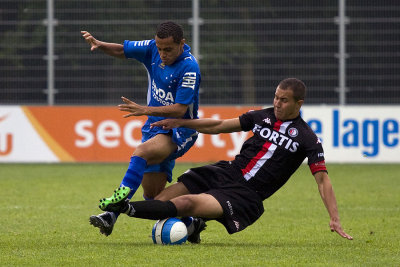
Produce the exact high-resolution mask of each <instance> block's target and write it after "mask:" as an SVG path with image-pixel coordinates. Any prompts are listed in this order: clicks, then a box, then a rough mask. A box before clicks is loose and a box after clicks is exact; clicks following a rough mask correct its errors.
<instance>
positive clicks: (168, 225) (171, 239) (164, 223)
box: [151, 218, 188, 245]
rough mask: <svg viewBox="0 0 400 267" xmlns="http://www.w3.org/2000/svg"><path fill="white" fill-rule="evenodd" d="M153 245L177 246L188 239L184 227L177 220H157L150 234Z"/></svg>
mask: <svg viewBox="0 0 400 267" xmlns="http://www.w3.org/2000/svg"><path fill="white" fill-rule="evenodd" d="M151 236H152V238H153V243H154V244H162V245H178V244H183V243H185V242H186V240H187V238H188V233H187V228H186V225H185V224H184V223H183V222H182V221H181V220H179V219H177V218H168V219H164V220H158V221H157V222H156V223H155V224H154V226H153V230H152V232H151Z"/></svg>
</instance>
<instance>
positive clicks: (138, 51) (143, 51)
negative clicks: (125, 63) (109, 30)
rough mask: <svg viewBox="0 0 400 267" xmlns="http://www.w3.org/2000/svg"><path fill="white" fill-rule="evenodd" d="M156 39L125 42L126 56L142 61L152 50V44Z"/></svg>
mask: <svg viewBox="0 0 400 267" xmlns="http://www.w3.org/2000/svg"><path fill="white" fill-rule="evenodd" d="M153 42H154V40H144V41H129V40H125V42H124V54H125V57H126V58H134V59H136V60H138V61H140V62H142V63H144V61H145V59H146V55H147V53H148V51H149V50H150V45H151V44H152V43H153Z"/></svg>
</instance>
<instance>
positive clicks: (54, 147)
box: [22, 107, 76, 162]
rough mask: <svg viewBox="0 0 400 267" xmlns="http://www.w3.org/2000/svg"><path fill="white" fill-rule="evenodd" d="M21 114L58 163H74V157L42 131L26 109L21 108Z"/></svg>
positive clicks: (40, 126)
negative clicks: (23, 114)
mask: <svg viewBox="0 0 400 267" xmlns="http://www.w3.org/2000/svg"><path fill="white" fill-rule="evenodd" d="M22 110H23V112H24V113H25V115H26V117H27V118H28V119H29V121H30V122H31V124H32V126H33V127H34V128H35V129H36V131H37V133H38V134H39V135H40V136H41V137H42V140H43V141H44V142H45V143H46V144H47V146H48V147H49V148H50V149H51V151H53V153H54V154H56V156H57V157H58V159H59V160H60V161H63V162H75V161H76V160H75V159H74V157H72V156H71V154H69V153H68V152H67V151H65V149H63V148H62V146H60V144H58V143H57V142H56V141H55V140H54V138H53V137H51V135H50V134H49V133H48V132H47V131H46V130H45V129H44V127H43V126H42V125H41V124H40V123H39V121H38V120H37V119H36V118H35V116H33V114H32V113H31V112H30V111H29V108H28V107H22Z"/></svg>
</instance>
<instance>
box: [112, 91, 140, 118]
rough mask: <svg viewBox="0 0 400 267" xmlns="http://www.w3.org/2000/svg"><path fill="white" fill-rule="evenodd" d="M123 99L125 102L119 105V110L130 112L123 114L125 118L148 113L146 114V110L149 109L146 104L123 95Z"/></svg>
mask: <svg viewBox="0 0 400 267" xmlns="http://www.w3.org/2000/svg"><path fill="white" fill-rule="evenodd" d="M121 99H122V101H123V102H124V103H125V104H119V105H118V107H119V110H121V111H126V112H129V114H126V115H124V116H123V117H124V118H128V117H131V116H142V115H147V114H146V110H147V107H146V106H141V105H139V104H137V103H135V102H133V101H131V100H129V99H128V98H126V97H123V96H122V97H121Z"/></svg>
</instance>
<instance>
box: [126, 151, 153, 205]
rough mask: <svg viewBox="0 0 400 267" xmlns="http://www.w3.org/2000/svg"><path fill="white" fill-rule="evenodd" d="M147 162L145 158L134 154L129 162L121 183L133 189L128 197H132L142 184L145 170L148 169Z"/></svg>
mask: <svg viewBox="0 0 400 267" xmlns="http://www.w3.org/2000/svg"><path fill="white" fill-rule="evenodd" d="M146 166H147V162H146V160H145V159H143V158H141V157H138V156H132V157H131V162H130V163H129V167H128V169H127V170H126V173H125V176H124V179H122V182H121V184H120V187H121V186H127V187H129V188H130V189H131V192H130V193H129V195H128V199H131V198H132V196H133V195H134V194H135V193H136V190H137V189H138V188H139V186H140V184H141V183H142V180H143V174H144V170H145V169H146Z"/></svg>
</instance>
